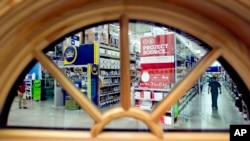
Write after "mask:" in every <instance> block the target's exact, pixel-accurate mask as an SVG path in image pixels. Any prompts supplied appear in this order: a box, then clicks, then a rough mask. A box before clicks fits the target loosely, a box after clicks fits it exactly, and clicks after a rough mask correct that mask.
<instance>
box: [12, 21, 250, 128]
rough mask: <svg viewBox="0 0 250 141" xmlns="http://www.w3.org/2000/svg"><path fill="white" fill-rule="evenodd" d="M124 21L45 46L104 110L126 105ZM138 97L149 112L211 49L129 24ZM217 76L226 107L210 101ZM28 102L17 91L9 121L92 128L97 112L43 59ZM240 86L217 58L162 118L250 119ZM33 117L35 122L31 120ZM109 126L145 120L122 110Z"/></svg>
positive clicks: (204, 124) (198, 123) (222, 124)
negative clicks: (125, 114)
mask: <svg viewBox="0 0 250 141" xmlns="http://www.w3.org/2000/svg"><path fill="white" fill-rule="evenodd" d="M119 29H120V28H119V26H118V24H116V23H109V24H103V25H99V26H95V27H90V28H87V29H84V30H83V31H82V32H79V33H76V34H72V35H71V36H69V37H66V38H65V39H64V40H62V41H61V42H59V43H58V44H56V45H55V46H54V47H52V48H50V49H49V50H47V51H46V55H47V56H48V57H49V58H50V59H51V61H53V62H54V63H55V64H56V65H57V66H58V68H60V69H61V70H62V72H64V74H65V76H67V77H68V78H69V79H70V80H71V81H72V83H73V84H74V85H75V86H76V87H77V88H79V90H80V91H81V92H82V94H83V95H84V96H86V97H87V98H88V100H89V101H91V102H92V103H93V104H94V105H95V106H96V107H97V108H98V109H99V110H100V111H102V112H105V111H107V110H109V109H111V108H114V107H118V106H120V99H121V97H120V45H119ZM129 45H130V46H129V50H130V76H128V77H130V79H131V93H130V97H131V105H132V106H133V107H136V108H138V109H141V110H144V111H146V112H152V110H154V109H155V107H157V105H159V104H160V102H161V101H162V100H163V99H164V98H165V97H167V95H168V94H169V92H171V90H172V89H173V88H174V87H175V85H176V84H178V82H180V81H181V80H182V79H183V78H184V77H185V76H186V74H188V72H189V71H191V70H192V68H193V67H194V66H195V65H196V64H197V63H198V62H199V60H201V59H202V58H203V57H204V56H205V55H206V54H207V53H208V52H209V47H208V46H207V45H206V44H204V43H203V42H201V41H199V40H198V39H196V38H194V37H192V36H191V35H188V34H186V33H184V32H182V31H178V30H176V29H174V28H173V27H167V26H162V25H158V24H152V23H143V22H135V23H132V22H131V23H130V26H129ZM212 76H217V80H218V81H219V82H220V84H221V85H222V94H221V95H219V98H218V105H219V109H218V110H216V111H214V110H213V109H212V108H211V96H210V95H209V94H208V83H209V81H211V78H212ZM24 81H25V83H26V101H27V107H28V109H19V108H18V98H15V99H14V101H13V104H12V107H11V110H10V112H9V117H8V126H25V127H49V128H90V127H92V125H93V121H92V119H91V118H90V117H89V116H88V115H87V113H86V112H85V111H84V109H81V108H80V106H79V105H78V104H77V102H76V101H75V100H74V99H73V98H72V97H71V96H70V95H69V94H68V93H67V91H65V90H64V89H63V88H62V86H61V85H60V83H59V82H57V81H56V79H54V78H53V76H51V75H50V73H49V72H48V71H47V69H46V68H44V67H43V66H42V65H41V64H40V63H36V64H35V65H34V66H33V67H32V69H31V70H30V71H29V72H28V73H27V75H26V76H25V79H24ZM241 93H242V92H241V91H240V89H238V88H237V85H236V84H235V83H234V81H233V80H232V78H231V76H230V75H229V73H228V72H227V71H226V69H225V68H224V67H223V66H222V65H221V64H220V63H219V62H218V61H216V62H214V63H213V64H211V66H210V67H209V68H208V69H207V71H206V72H204V74H203V75H202V76H201V77H200V79H199V80H197V81H196V82H195V83H194V84H193V86H192V87H191V88H190V89H189V90H188V91H187V92H186V93H185V94H184V96H183V97H181V98H180V99H179V100H178V101H177V102H176V104H174V105H172V107H171V109H170V110H169V111H166V113H165V115H162V117H161V118H160V120H159V124H161V125H162V126H163V128H164V129H229V126H230V124H249V123H250V122H249V121H250V116H249V112H248V109H247V106H246V105H245V104H244V101H243V99H242V98H241ZM31 121H32V122H31ZM106 128H112V129H113V128H118V129H124V128H126V129H127V128H128V129H139V130H143V129H146V128H147V126H146V125H144V123H142V122H141V121H138V120H136V119H132V118H122V119H118V120H116V121H113V122H111V123H110V124H109V125H108V126H107V127H106Z"/></svg>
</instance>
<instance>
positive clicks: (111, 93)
mask: <svg viewBox="0 0 250 141" xmlns="http://www.w3.org/2000/svg"><path fill="white" fill-rule="evenodd" d="M119 93H120V91H117V92H110V93H106V94H100V96H107V95H113V94H119Z"/></svg>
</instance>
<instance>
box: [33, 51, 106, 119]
mask: <svg viewBox="0 0 250 141" xmlns="http://www.w3.org/2000/svg"><path fill="white" fill-rule="evenodd" d="M33 54H34V57H35V58H36V59H37V60H38V61H39V62H40V63H41V64H42V65H43V67H45V68H46V69H47V70H48V71H49V72H50V73H51V75H52V76H53V77H54V78H55V79H56V80H57V81H58V82H60V85H62V86H63V88H64V89H65V90H66V91H67V92H68V93H69V94H70V95H71V96H72V97H73V98H74V99H75V100H76V102H77V103H78V104H79V105H80V106H81V108H82V109H84V110H85V111H86V112H87V113H88V114H89V115H90V116H91V118H92V119H93V120H94V121H95V122H100V121H101V117H102V114H101V112H100V111H99V110H98V109H97V108H96V107H95V106H94V105H93V104H92V103H91V102H90V101H89V100H88V99H87V97H85V96H84V95H83V94H82V92H81V91H80V90H79V89H78V88H76V87H75V86H74V85H73V84H72V82H71V81H70V80H69V78H67V77H66V76H65V75H64V74H63V73H62V71H60V69H59V68H58V67H57V66H56V65H55V64H54V63H53V62H52V61H51V60H50V59H49V58H48V57H47V56H45V55H44V54H43V53H42V52H40V51H33Z"/></svg>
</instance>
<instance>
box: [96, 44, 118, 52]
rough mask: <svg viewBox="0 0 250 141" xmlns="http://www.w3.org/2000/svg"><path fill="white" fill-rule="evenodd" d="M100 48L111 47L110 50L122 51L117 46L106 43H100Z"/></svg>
mask: <svg viewBox="0 0 250 141" xmlns="http://www.w3.org/2000/svg"><path fill="white" fill-rule="evenodd" d="M99 46H100V48H105V49H110V50H114V51H120V49H119V48H115V47H110V46H108V45H105V44H101V43H100V44H99Z"/></svg>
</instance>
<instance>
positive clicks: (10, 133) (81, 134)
mask: <svg viewBox="0 0 250 141" xmlns="http://www.w3.org/2000/svg"><path fill="white" fill-rule="evenodd" d="M0 136H1V139H2V140H5V141H13V140H14V141H26V140H35V139H36V140H46V141H68V140H71V141H83V140H84V141H93V140H95V141H119V140H124V141H126V140H128V141H129V140H132V141H194V140H195V141H229V134H228V133H203V132H198V133H196V132H194V133H182V132H181V133H171V132H167V133H164V136H163V138H162V139H159V138H157V137H155V136H154V135H152V134H150V133H139V134H138V133H134V132H132V133H131V132H107V133H101V134H100V135H98V136H97V137H95V138H93V137H92V136H91V134H90V133H89V132H87V131H54V130H18V129H15V130H13V129H4V130H0Z"/></svg>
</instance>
